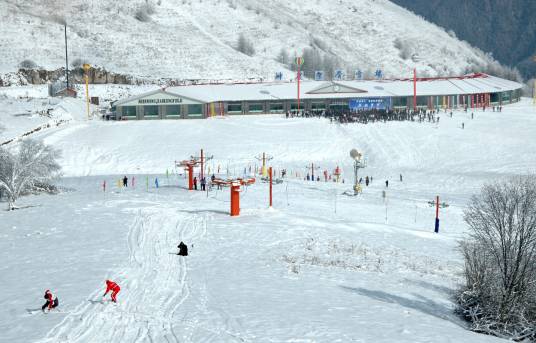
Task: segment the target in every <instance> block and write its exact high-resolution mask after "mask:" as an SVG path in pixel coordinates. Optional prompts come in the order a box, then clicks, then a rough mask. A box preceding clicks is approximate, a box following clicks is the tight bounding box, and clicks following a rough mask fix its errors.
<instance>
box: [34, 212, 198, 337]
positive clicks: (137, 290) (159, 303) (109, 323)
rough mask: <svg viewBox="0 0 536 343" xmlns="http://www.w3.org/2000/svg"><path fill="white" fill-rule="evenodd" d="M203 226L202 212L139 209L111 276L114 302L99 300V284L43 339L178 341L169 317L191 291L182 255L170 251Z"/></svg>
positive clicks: (101, 290) (171, 318) (178, 309)
mask: <svg viewBox="0 0 536 343" xmlns="http://www.w3.org/2000/svg"><path fill="white" fill-rule="evenodd" d="M206 228H207V217H206V216H203V215H197V214H185V213H181V212H179V211H177V210H176V209H172V208H161V207H158V208H152V209H143V210H138V213H137V215H136V218H135V220H134V222H133V224H132V226H131V229H130V232H129V236H128V244H129V249H130V257H129V261H128V263H127V264H126V266H125V268H124V269H123V270H122V271H120V272H119V273H117V274H114V275H112V276H110V279H112V280H116V281H117V282H118V283H119V285H120V286H121V291H120V292H119V294H118V303H117V304H114V303H111V302H109V301H108V300H105V301H102V300H101V295H102V293H103V288H97V289H96V290H95V291H94V292H93V293H92V294H91V295H90V296H89V298H88V301H87V302H84V303H82V304H80V305H79V306H78V307H77V308H76V309H75V310H73V312H72V313H71V314H70V315H69V316H67V317H66V318H65V319H64V320H63V321H62V322H61V323H60V324H59V325H58V326H56V327H55V328H53V329H52V330H51V331H50V332H49V333H48V335H47V337H46V339H44V340H43V341H42V342H145V341H148V342H182V341H183V340H182V338H179V336H178V333H177V332H176V330H175V328H174V326H173V317H174V316H175V315H177V314H178V312H180V307H181V304H182V303H183V302H184V301H185V300H186V299H187V298H188V296H189V294H190V290H189V286H188V268H187V262H186V259H185V258H183V257H180V256H177V255H173V254H170V252H173V250H174V247H175V246H176V245H177V244H178V242H180V241H181V240H183V239H184V240H193V239H196V238H199V237H202V236H203V235H205V233H206ZM103 282H104V280H103ZM103 285H104V283H103Z"/></svg>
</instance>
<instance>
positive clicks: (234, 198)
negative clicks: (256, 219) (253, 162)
mask: <svg viewBox="0 0 536 343" xmlns="http://www.w3.org/2000/svg"><path fill="white" fill-rule="evenodd" d="M254 183H255V178H254V177H250V178H235V179H227V180H223V179H220V178H216V179H214V181H213V184H215V185H218V186H219V187H230V188H231V217H235V216H239V215H240V186H248V185H251V184H254Z"/></svg>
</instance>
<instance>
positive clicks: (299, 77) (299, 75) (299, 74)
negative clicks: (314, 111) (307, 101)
mask: <svg viewBox="0 0 536 343" xmlns="http://www.w3.org/2000/svg"><path fill="white" fill-rule="evenodd" d="M299 59H300V57H298V114H299V113H300V79H301V73H300V60H299Z"/></svg>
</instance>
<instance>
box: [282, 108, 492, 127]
mask: <svg viewBox="0 0 536 343" xmlns="http://www.w3.org/2000/svg"><path fill="white" fill-rule="evenodd" d="M491 108H492V110H493V112H502V106H492V107H491ZM481 109H482V111H484V112H485V111H486V109H487V107H485V106H484V107H482V108H481ZM469 110H474V109H470V108H469V107H468V106H465V107H464V108H463V111H464V112H466V113H467V112H468V111H469ZM441 112H443V113H445V114H449V115H450V117H452V109H447V108H444V109H438V108H437V109H423V108H419V109H417V110H413V109H409V108H404V109H359V110H350V109H337V110H334V109H329V110H322V111H299V112H298V111H287V112H286V114H285V116H286V118H294V117H302V118H314V117H317V118H329V119H330V121H331V122H338V123H341V124H346V123H361V124H367V123H374V122H387V121H414V122H419V123H422V122H430V123H438V122H439V119H440V114H441ZM473 118H474V112H472V113H471V119H473Z"/></svg>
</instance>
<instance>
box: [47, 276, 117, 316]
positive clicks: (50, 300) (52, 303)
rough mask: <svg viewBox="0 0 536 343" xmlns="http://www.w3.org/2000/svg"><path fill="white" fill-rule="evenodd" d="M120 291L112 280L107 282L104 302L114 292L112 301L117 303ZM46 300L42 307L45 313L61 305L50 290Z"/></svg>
mask: <svg viewBox="0 0 536 343" xmlns="http://www.w3.org/2000/svg"><path fill="white" fill-rule="evenodd" d="M120 290H121V287H119V285H118V284H117V283H115V282H113V281H111V280H106V291H105V292H104V295H103V296H102V298H103V300H104V297H106V295H107V294H108V293H109V292H112V294H111V298H112V301H113V302H114V303H115V302H117V293H119V291H120ZM44 298H45V300H46V302H45V304H44V305H43V306H41V310H42V311H43V312H45V310H48V311H50V310H52V309H53V308H56V307H58V306H59V305H60V302H59V299H58V297H57V296H56V295H55V294H54V293H52V292H51V291H50V290H49V289H47V290H46V291H45V296H44Z"/></svg>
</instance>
